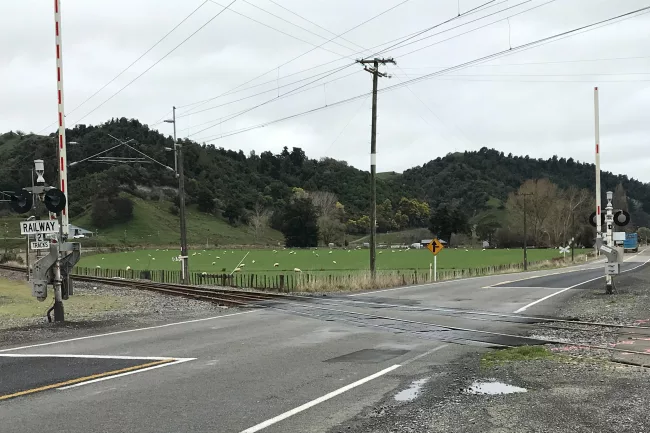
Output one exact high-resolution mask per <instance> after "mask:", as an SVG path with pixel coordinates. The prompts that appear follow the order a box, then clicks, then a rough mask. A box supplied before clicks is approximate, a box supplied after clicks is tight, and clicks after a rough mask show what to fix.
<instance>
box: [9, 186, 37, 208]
mask: <svg viewBox="0 0 650 433" xmlns="http://www.w3.org/2000/svg"><path fill="white" fill-rule="evenodd" d="M33 203H34V201H33V198H32V194H31V193H28V192H25V191H20V192H14V193H11V208H12V209H13V210H14V212H16V213H26V212H29V211H30V210H31V209H32V205H33Z"/></svg>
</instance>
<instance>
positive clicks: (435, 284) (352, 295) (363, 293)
mask: <svg viewBox="0 0 650 433" xmlns="http://www.w3.org/2000/svg"><path fill="white" fill-rule="evenodd" d="M644 251H645V250H644ZM642 252H643V251H641V253H642ZM641 253H638V254H641ZM593 263H595V262H593ZM575 266H586V265H584V264H582V265H575ZM593 269H597V268H594V267H591V268H580V269H570V270H565V271H559V272H553V273H547V274H542V275H533V276H530V277H526V278H522V279H519V280H512V281H508V282H514V281H523V280H529V279H532V278H540V277H546V276H548V275H558V274H567V273H569V272H583V271H588V270H593ZM533 272H544V270H539V271H526V273H533ZM523 273H525V272H523V271H522V272H511V273H508V274H494V275H483V276H480V277H469V278H459V279H456V280H446V281H438V282H433V281H432V282H429V283H423V284H416V285H412V286H402V287H393V288H391V289H381V290H373V291H370V292H361V293H353V294H351V295H347V296H350V297H354V296H364V295H372V294H374V293H383V292H391V291H394V290H407V289H417V288H418V287H426V286H432V287H435V286H439V285H442V284H450V283H464V282H465V281H471V280H478V279H482V278H485V279H487V278H497V277H503V276H505V275H517V274H523ZM498 284H506V283H497V284H494V286H496V285H498Z"/></svg>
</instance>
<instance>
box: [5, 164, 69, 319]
mask: <svg viewBox="0 0 650 433" xmlns="http://www.w3.org/2000/svg"><path fill="white" fill-rule="evenodd" d="M34 163H35V167H36V169H35V171H36V173H37V174H38V178H37V181H36V183H37V184H36V185H33V186H32V187H28V188H23V190H22V191H19V192H14V193H12V194H10V196H11V208H12V209H13V210H14V211H15V212H17V213H21V214H24V213H27V212H29V211H31V210H32V208H33V205H34V201H35V198H37V199H38V200H39V201H42V202H43V204H44V205H45V207H46V208H47V210H48V211H50V212H51V213H52V214H55V215H57V217H58V221H57V220H43V221H34V220H27V221H22V222H21V223H20V233H21V234H22V235H25V236H28V237H29V236H34V237H35V242H32V243H31V245H30V247H31V249H35V250H49V254H47V255H46V256H45V257H41V258H40V259H38V260H37V261H36V262H35V263H34V265H33V266H32V269H31V270H30V269H28V275H29V280H30V282H31V284H32V295H33V296H34V297H36V298H37V299H38V300H39V301H44V300H45V299H46V298H47V287H48V286H49V285H51V286H53V288H54V307H53V308H52V309H53V310H54V321H55V322H63V321H64V311H63V300H64V299H68V297H69V296H70V295H72V294H73V287H72V280H71V278H70V275H71V273H72V268H73V267H74V265H75V264H77V262H78V261H79V259H80V258H81V245H80V244H79V243H77V242H66V239H65V233H64V228H63V226H62V220H63V215H62V213H63V212H64V210H65V207H66V202H67V200H66V196H65V194H64V193H63V191H61V190H59V189H57V188H54V187H51V186H46V185H45V179H44V178H43V172H44V169H43V161H42V160H37V161H34ZM32 218H33V217H32ZM57 235H58V236H57ZM48 236H50V237H52V238H51V240H50V239H48V238H47V237H48ZM27 254H28V255H29V250H27ZM28 268H29V265H28ZM48 317H49V312H48Z"/></svg>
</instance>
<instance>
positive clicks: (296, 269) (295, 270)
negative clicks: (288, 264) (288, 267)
mask: <svg viewBox="0 0 650 433" xmlns="http://www.w3.org/2000/svg"><path fill="white" fill-rule="evenodd" d="M293 271H294V272H302V271H301V270H300V269H298V268H293Z"/></svg>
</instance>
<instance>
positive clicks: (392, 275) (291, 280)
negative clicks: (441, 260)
mask: <svg viewBox="0 0 650 433" xmlns="http://www.w3.org/2000/svg"><path fill="white" fill-rule="evenodd" d="M551 262H552V261H540V262H531V263H529V266H530V267H535V266H541V265H544V264H547V263H551ZM518 270H523V264H521V263H515V264H506V265H495V266H484V267H480V268H470V269H442V270H439V271H438V281H442V280H454V279H459V278H468V277H480V276H486V275H493V274H498V273H504V272H512V271H518ZM73 272H74V274H76V275H83V276H95V277H103V278H124V279H142V280H149V281H154V282H159V283H172V284H178V283H180V280H181V273H180V270H178V271H166V270H144V271H142V270H134V269H128V270H127V269H104V268H86V267H75V268H74V270H73ZM368 280H369V273H368V272H358V271H357V272H354V271H350V272H347V273H341V272H337V273H334V274H333V273H327V272H324V271H319V272H315V273H310V272H291V273H284V274H282V273H273V274H265V273H259V274H257V273H236V274H233V275H230V274H225V273H218V274H215V273H207V272H190V274H189V283H190V284H193V285H208V286H222V287H236V288H243V289H259V290H272V291H281V292H292V291H297V290H302V289H309V288H316V287H318V288H322V289H326V288H337V287H338V288H341V289H343V288H347V287H353V286H359V285H362V284H367V283H368ZM377 280H379V281H378V283H379V284H380V285H382V286H384V287H389V286H396V287H397V286H406V285H413V284H421V283H427V282H430V279H429V272H428V271H422V270H420V271H418V270H402V271H398V270H394V271H378V272H377Z"/></svg>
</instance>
